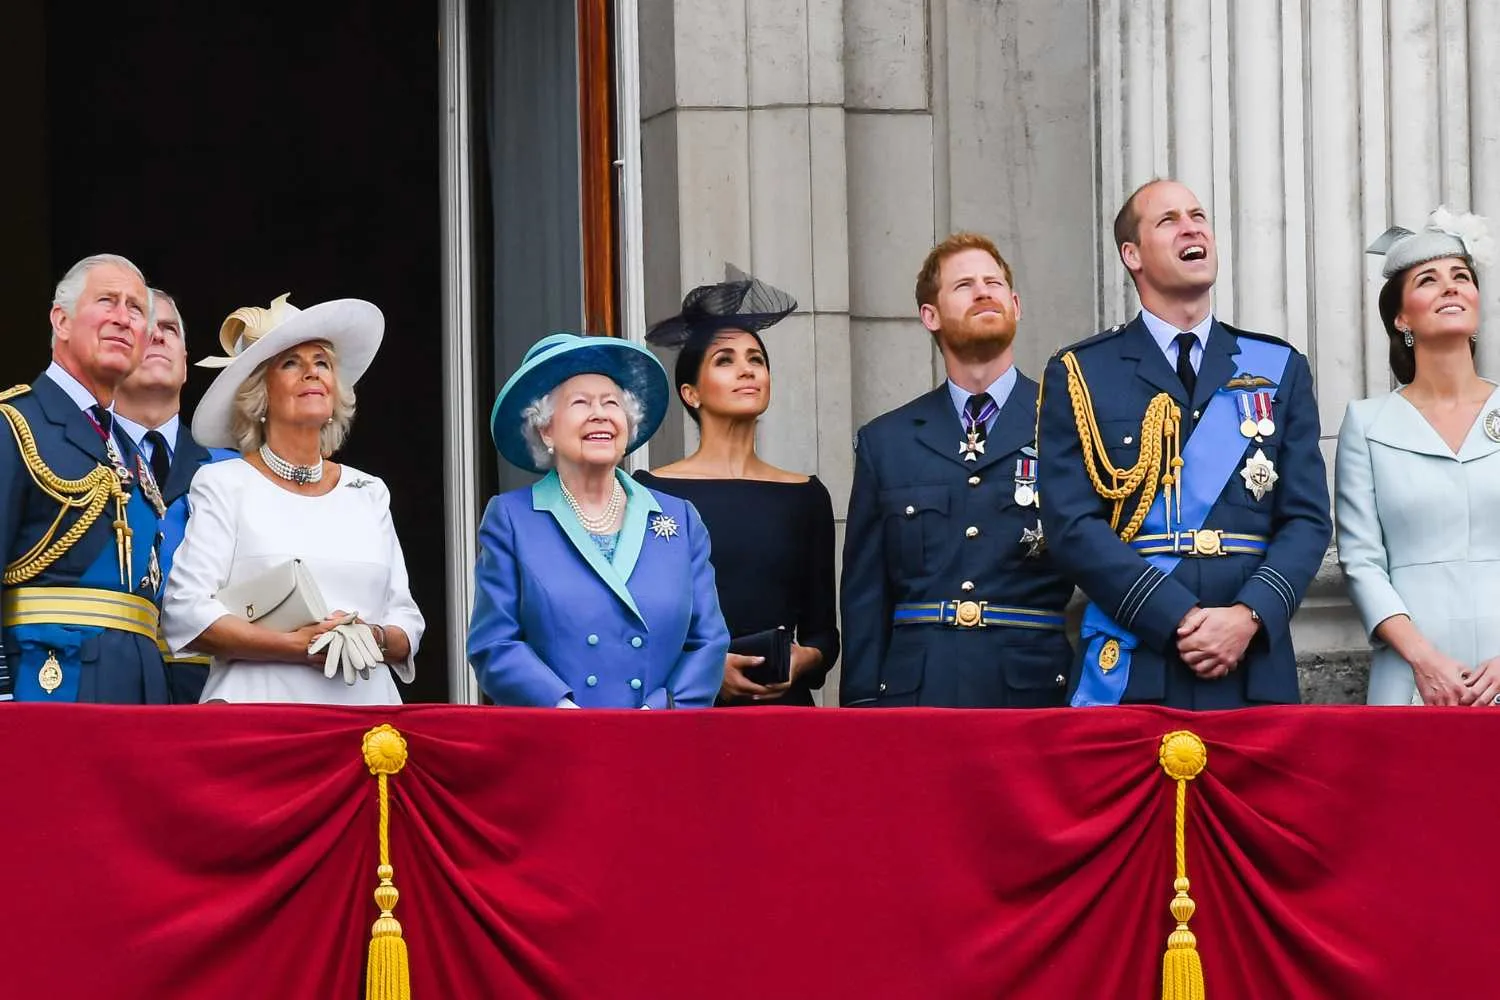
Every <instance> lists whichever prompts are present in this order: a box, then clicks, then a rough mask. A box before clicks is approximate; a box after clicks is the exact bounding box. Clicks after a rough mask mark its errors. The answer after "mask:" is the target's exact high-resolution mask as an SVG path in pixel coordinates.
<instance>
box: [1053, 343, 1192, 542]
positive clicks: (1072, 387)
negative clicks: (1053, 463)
mask: <svg viewBox="0 0 1500 1000" xmlns="http://www.w3.org/2000/svg"><path fill="white" fill-rule="evenodd" d="M1062 363H1063V367H1064V368H1065V369H1066V370H1067V373H1068V399H1069V402H1071V403H1072V406H1073V423H1074V425H1075V427H1076V428H1077V430H1078V442H1079V444H1080V445H1082V447H1083V467H1084V469H1085V470H1086V471H1087V472H1088V476H1089V482H1091V483H1092V484H1093V486H1094V492H1095V493H1097V494H1098V495H1099V496H1100V497H1101V498H1102V499H1105V500H1110V501H1113V504H1114V506H1113V509H1112V511H1111V512H1110V519H1109V526H1110V528H1111V529H1112V530H1113V531H1115V532H1116V533H1117V534H1118V535H1119V536H1120V539H1121V540H1122V541H1126V542H1128V541H1130V540H1131V539H1132V538H1134V537H1135V535H1136V533H1137V532H1139V531H1140V530H1141V525H1142V523H1144V521H1145V520H1146V512H1147V511H1149V510H1150V509H1151V504H1152V503H1153V502H1154V501H1155V500H1156V493H1157V490H1158V489H1162V490H1165V491H1166V497H1167V502H1168V511H1167V516H1168V520H1169V521H1171V520H1172V516H1173V514H1174V511H1173V509H1172V505H1173V501H1174V500H1175V501H1176V503H1177V504H1180V503H1181V497H1180V492H1179V491H1178V489H1177V484H1178V483H1179V482H1180V480H1181V476H1182V451H1181V447H1180V442H1181V427H1182V412H1181V411H1180V410H1179V409H1178V407H1177V403H1176V402H1175V401H1173V399H1172V397H1171V396H1170V395H1168V394H1167V393H1165V392H1161V393H1157V394H1156V396H1154V397H1153V398H1152V400H1151V402H1150V403H1149V404H1147V406H1146V412H1145V414H1144V415H1143V416H1142V417H1141V431H1140V440H1141V447H1140V453H1139V454H1138V455H1137V456H1136V461H1135V464H1134V465H1132V466H1131V467H1130V468H1128V469H1120V468H1116V466H1115V465H1114V463H1113V462H1111V461H1110V460H1109V450H1108V448H1107V446H1106V445H1105V442H1104V435H1103V434H1102V433H1101V432H1100V430H1099V421H1098V418H1097V417H1096V416H1095V415H1094V399H1093V394H1092V393H1091V392H1090V390H1089V386H1088V383H1087V382H1086V381H1084V378H1083V369H1082V367H1081V366H1080V365H1079V363H1078V358H1077V357H1075V356H1074V354H1073V352H1072V351H1069V352H1068V353H1066V354H1064V355H1063V356H1062ZM1106 478H1107V479H1108V481H1107V482H1106ZM1136 493H1139V497H1138V499H1137V501H1136V504H1135V509H1134V510H1133V511H1132V512H1131V515H1130V518H1129V520H1128V521H1126V522H1125V524H1124V526H1123V527H1122V526H1121V524H1120V521H1121V519H1122V518H1123V517H1124V513H1125V504H1126V501H1127V500H1129V499H1130V497H1131V496H1132V495H1134V494H1136Z"/></svg>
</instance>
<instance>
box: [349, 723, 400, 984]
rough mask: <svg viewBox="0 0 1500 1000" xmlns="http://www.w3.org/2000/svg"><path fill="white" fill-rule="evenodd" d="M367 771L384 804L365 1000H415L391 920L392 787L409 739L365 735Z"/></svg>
mask: <svg viewBox="0 0 1500 1000" xmlns="http://www.w3.org/2000/svg"><path fill="white" fill-rule="evenodd" d="M361 752H362V754H363V756H364V759H365V766H367V767H368V768H369V769H370V773H371V774H373V775H375V779H376V783H377V794H378V796H379V803H380V867H379V868H378V869H376V872H375V874H376V876H377V877H378V878H379V879H380V884H379V885H378V886H376V887H375V905H376V906H377V907H379V909H380V916H379V917H377V918H376V919H375V924H374V926H372V927H371V928H370V951H369V957H368V960H367V962H366V965H365V1000H411V969H410V960H409V958H408V956H407V951H406V941H405V939H403V938H402V936H401V922H400V921H398V920H397V919H396V918H395V916H394V915H393V914H392V911H393V910H395V908H396V903H397V902H399V901H400V899H401V893H400V892H398V891H397V890H396V886H395V884H394V883H393V882H392V879H393V878H394V877H395V874H396V873H395V869H393V868H392V867H391V802H390V788H389V781H390V777H391V775H393V774H397V773H399V772H400V770H401V769H402V768H403V767H405V766H406V739H405V737H403V736H402V735H401V733H400V732H399V731H397V730H396V729H395V728H394V727H393V726H390V725H380V726H376V727H375V728H374V729H372V730H370V731H369V732H367V733H365V736H364V740H363V742H362V744H361Z"/></svg>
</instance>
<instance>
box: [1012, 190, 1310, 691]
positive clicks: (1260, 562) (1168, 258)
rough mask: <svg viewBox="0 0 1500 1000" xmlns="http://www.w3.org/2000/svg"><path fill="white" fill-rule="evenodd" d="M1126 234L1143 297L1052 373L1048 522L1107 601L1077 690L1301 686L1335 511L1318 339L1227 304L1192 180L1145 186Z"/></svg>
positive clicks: (1047, 416) (1063, 357)
mask: <svg viewBox="0 0 1500 1000" xmlns="http://www.w3.org/2000/svg"><path fill="white" fill-rule="evenodd" d="M1115 242H1116V245H1117V246H1118V248H1119V252H1120V259H1121V261H1123V263H1124V265H1125V267H1126V269H1127V270H1128V271H1129V272H1130V276H1131V277H1132V278H1133V279H1134V280H1135V286H1136V291H1137V293H1138V294H1139V296H1140V300H1141V312H1140V314H1139V315H1138V316H1136V318H1135V319H1134V320H1132V321H1131V322H1130V323H1128V324H1126V325H1124V326H1122V327H1116V328H1115V329H1113V330H1108V331H1106V332H1104V333H1101V334H1098V335H1097V336H1095V337H1092V338H1090V339H1088V340H1085V341H1083V342H1081V343H1078V344H1075V345H1074V346H1072V347H1071V348H1067V349H1065V350H1063V351H1062V352H1060V353H1059V354H1058V355H1057V356H1056V357H1054V358H1053V359H1052V361H1051V362H1050V363H1049V364H1048V366H1047V371H1046V374H1045V377H1044V378H1043V381H1042V385H1043V399H1042V407H1041V422H1040V438H1041V441H1040V450H1041V458H1042V476H1041V494H1042V523H1043V525H1044V526H1045V527H1046V531H1047V539H1048V542H1049V543H1050V547H1051V550H1052V555H1053V558H1054V559H1055V560H1056V562H1057V564H1058V566H1059V567H1060V568H1061V569H1062V570H1063V572H1065V573H1067V574H1068V575H1069V576H1070V577H1071V578H1072V579H1073V581H1074V582H1075V583H1077V584H1078V586H1079V587H1081V588H1082V589H1083V591H1084V593H1085V594H1086V595H1087V596H1088V597H1089V599H1090V602H1091V603H1090V604H1089V605H1088V607H1087V608H1086V609H1085V611H1084V618H1083V630H1082V635H1081V640H1082V641H1081V650H1080V664H1079V668H1078V670H1077V671H1076V672H1075V676H1074V682H1073V690H1072V695H1071V700H1072V703H1073V704H1074V705H1099V704H1119V703H1120V702H1122V701H1127V702H1156V703H1160V704H1166V705H1172V706H1175V707H1179V708H1235V707H1239V706H1243V705H1248V704H1256V703H1277V702H1280V703H1289V702H1297V701H1298V700H1300V699H1299V694H1298V686H1297V658H1296V654H1295V652H1294V651H1293V649H1292V640H1291V631H1290V625H1291V618H1292V615H1293V613H1294V612H1295V611H1296V610H1297V607H1298V605H1299V604H1300V603H1301V602H1302V597H1303V594H1304V593H1305V592H1306V590H1307V586H1308V584H1309V583H1311V582H1312V578H1313V575H1314V574H1315V573H1316V572H1317V569H1318V566H1319V565H1320V564H1321V562H1322V560H1323V554H1324V552H1325V551H1326V549H1327V548H1328V538H1329V534H1330V531H1331V527H1332V524H1331V518H1330V517H1329V512H1328V485H1327V479H1326V477H1325V473H1324V467H1323V456H1322V453H1321V452H1320V451H1319V449H1318V433H1319V430H1318V409H1317V403H1316V402H1315V401H1314V399H1313V393H1312V374H1311V372H1310V371H1309V369H1308V364H1307V359H1306V358H1304V357H1303V356H1302V355H1301V354H1300V353H1299V352H1298V351H1296V350H1294V349H1293V348H1292V347H1290V346H1289V345H1288V344H1286V343H1285V342H1284V341H1282V340H1278V339H1277V338H1275V337H1269V336H1266V335H1264V334H1259V333H1250V332H1247V331H1244V330H1237V329H1235V328H1234V327H1231V326H1228V325H1227V324H1224V323H1221V322H1219V321H1218V320H1217V319H1215V318H1214V316H1213V314H1212V312H1211V309H1210V306H1211V296H1212V292H1213V285H1214V279H1215V277H1216V276H1217V274H1218V254H1217V249H1216V247H1215V245H1214V234H1213V229H1212V227H1210V225H1209V222H1208V215H1207V213H1205V212H1204V210H1203V207H1202V206H1201V205H1200V204H1199V203H1198V199H1197V198H1196V197H1194V195H1193V193H1192V192H1191V191H1189V190H1188V189H1187V188H1186V187H1184V186H1183V185H1181V184H1178V183H1176V182H1175V181H1170V180H1156V181H1152V182H1150V183H1148V184H1146V185H1144V186H1143V187H1141V188H1139V189H1138V190H1137V191H1136V192H1135V193H1134V194H1132V195H1131V196H1130V197H1129V198H1128V199H1127V200H1126V202H1125V205H1124V207H1123V208H1121V209H1120V214H1119V216H1118V217H1117V218H1116V219H1115Z"/></svg>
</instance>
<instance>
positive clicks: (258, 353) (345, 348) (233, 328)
mask: <svg viewBox="0 0 1500 1000" xmlns="http://www.w3.org/2000/svg"><path fill="white" fill-rule="evenodd" d="M290 296H291V293H290V292H288V293H285V294H283V295H279V296H277V297H276V298H275V299H273V300H272V301H271V305H270V307H269V308H262V307H260V306H245V307H243V308H240V309H236V310H235V311H234V312H232V313H230V314H229V318H228V319H226V320H224V323H223V325H222V326H221V327H219V344H220V346H222V347H223V348H224V356H223V357H211V358H204V359H203V360H202V361H199V362H198V365H199V366H201V367H204V368H220V369H223V370H222V371H220V372H219V375H218V377H217V378H215V379H214V381H213V384H212V385H210V386H209V387H208V391H207V392H205V393H204V394H203V399H202V400H200V401H199V403H198V408H197V410H196V411H194V413H193V439H194V440H196V441H197V442H198V443H199V444H201V445H203V446H204V447H205V448H234V447H236V442H235V440H234V432H233V425H234V397H235V395H236V394H237V393H238V392H239V391H240V386H242V385H244V384H245V380H246V379H248V378H249V377H250V376H251V375H252V374H254V373H255V371H256V369H258V368H259V367H260V366H261V365H263V364H265V362H267V361H269V360H270V359H272V358H274V357H275V356H276V355H278V354H280V353H281V352H283V351H286V350H289V349H291V348H293V347H296V346H298V345H299V344H307V343H312V342H315V341H316V342H322V343H328V344H331V345H332V346H333V349H334V351H335V352H336V353H337V354H338V372H339V377H340V378H341V379H342V380H343V381H344V384H345V385H349V386H352V385H354V384H355V383H356V382H358V381H359V380H360V378H361V377H362V376H363V375H364V373H365V371H366V370H367V369H368V368H369V367H370V362H372V361H374V360H375V353H376V352H377V351H378V350H379V349H380V341H381V338H382V337H383V336H384V335H385V316H384V315H383V314H382V313H381V312H380V310H379V309H378V308H376V307H375V305H374V304H373V303H370V302H366V301H365V300H364V299H334V300H333V301H331V302H320V303H318V304H317V305H315V306H308V307H307V308H306V309H298V308H297V307H296V306H294V305H292V304H291V302H289V301H287V300H288V299H289V298H290Z"/></svg>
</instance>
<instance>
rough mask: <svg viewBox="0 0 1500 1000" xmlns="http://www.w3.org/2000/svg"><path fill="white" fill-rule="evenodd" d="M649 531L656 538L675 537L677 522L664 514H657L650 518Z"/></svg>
mask: <svg viewBox="0 0 1500 1000" xmlns="http://www.w3.org/2000/svg"><path fill="white" fill-rule="evenodd" d="M651 533H652V534H653V535H655V536H656V537H657V538H676V537H677V522H676V521H674V520H672V518H670V517H668V516H667V515H666V514H657V515H656V516H655V517H653V518H652V519H651Z"/></svg>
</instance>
